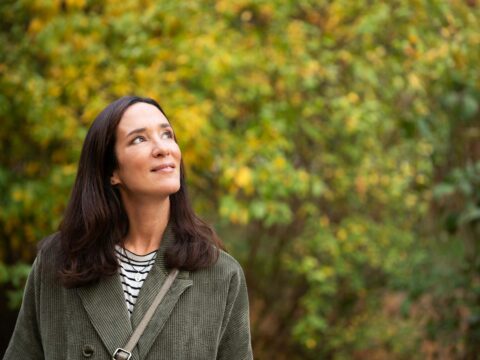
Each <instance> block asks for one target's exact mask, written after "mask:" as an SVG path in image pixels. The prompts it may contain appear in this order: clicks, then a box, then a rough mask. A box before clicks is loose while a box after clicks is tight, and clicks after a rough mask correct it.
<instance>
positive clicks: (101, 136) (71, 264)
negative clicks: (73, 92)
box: [58, 96, 223, 288]
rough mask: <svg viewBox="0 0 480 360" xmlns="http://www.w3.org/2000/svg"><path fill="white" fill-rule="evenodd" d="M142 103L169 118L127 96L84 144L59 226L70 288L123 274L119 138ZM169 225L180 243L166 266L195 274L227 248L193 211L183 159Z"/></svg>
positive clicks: (62, 270) (62, 266)
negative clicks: (118, 251)
mask: <svg viewBox="0 0 480 360" xmlns="http://www.w3.org/2000/svg"><path fill="white" fill-rule="evenodd" d="M138 102H144V103H147V104H151V105H153V106H155V107H156V108H158V109H159V110H160V111H161V112H162V113H163V114H164V115H165V112H164V111H163V109H162V108H161V107H160V105H159V104H158V103H157V102H156V101H155V100H153V99H150V98H142V97H138V96H125V97H122V98H120V99H118V100H116V101H114V102H113V103H111V104H110V105H108V106H107V107H106V108H105V109H104V110H103V111H102V112H101V113H100V114H99V115H98V116H97V117H96V118H95V120H94V122H93V124H92V126H91V127H90V129H89V131H88V133H87V136H86V138H85V141H84V143H83V147H82V152H81V155H80V161H79V165H78V172H77V176H76V179H75V183H74V185H73V189H72V194H71V197H70V201H69V202H68V205H67V208H66V210H65V214H64V218H63V221H62V222H61V223H60V226H59V238H60V239H59V242H60V251H59V253H60V254H59V262H58V274H59V277H60V280H61V282H62V284H63V286H65V287H67V288H74V287H80V286H84V285H87V284H90V283H94V282H96V281H98V280H99V279H100V278H102V277H105V276H111V275H114V274H115V273H116V272H117V271H118V267H119V264H118V261H117V258H116V256H115V245H116V244H122V242H123V238H124V237H125V236H126V234H127V232H128V228H129V223H128V217H127V214H126V212H125V209H124V207H123V205H122V201H121V197H120V193H119V190H118V189H117V188H116V187H114V186H112V185H111V184H110V177H111V176H112V173H113V171H114V170H115V169H116V168H117V166H118V163H117V158H116V155H115V141H116V136H115V134H116V129H117V126H118V124H119V122H120V120H121V118H122V116H123V114H124V113H125V111H126V110H127V109H128V108H129V107H130V106H132V105H133V104H135V103H138ZM165 117H166V115H165ZM175 141H176V139H175ZM169 222H170V223H171V226H172V230H173V232H174V235H175V242H174V243H173V244H172V245H171V246H170V247H169V248H168V249H166V252H165V264H166V266H167V267H169V268H174V267H176V268H179V269H181V270H189V271H193V270H197V269H200V268H204V267H208V266H210V265H212V264H214V263H215V262H216V260H217V258H218V253H219V249H223V244H222V242H221V241H220V239H219V238H218V237H217V235H216V234H215V232H214V230H213V229H212V228H211V227H210V226H209V225H208V224H207V223H205V222H204V221H202V220H201V219H200V218H199V217H198V216H196V215H195V212H194V211H193V208H192V206H191V204H190V202H189V199H188V194H187V186H186V181H185V167H184V165H183V160H181V162H180V190H178V191H177V192H176V193H174V194H171V195H170V219H169Z"/></svg>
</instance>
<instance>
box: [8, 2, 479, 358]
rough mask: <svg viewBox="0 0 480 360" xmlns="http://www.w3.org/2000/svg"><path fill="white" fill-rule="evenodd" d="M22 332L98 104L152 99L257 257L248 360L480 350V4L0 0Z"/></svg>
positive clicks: (13, 279)
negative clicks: (38, 267) (36, 265)
mask: <svg viewBox="0 0 480 360" xmlns="http://www.w3.org/2000/svg"><path fill="white" fill-rule="evenodd" d="M0 19H1V22H0V28H1V34H0V121H1V132H0V283H1V284H0V286H1V295H0V314H1V318H2V320H1V321H2V326H1V346H2V349H1V350H2V351H3V350H4V349H5V346H6V344H7V342H8V340H9V338H10V335H11V331H12V328H13V325H14V321H15V318H16V311H18V307H19V304H20V303H21V296H22V288H23V284H24V281H25V277H26V275H27V274H28V271H29V268H30V265H29V264H31V262H32V261H33V259H34V257H35V251H36V244H37V243H38V241H39V240H40V239H42V238H43V237H44V236H46V235H48V234H50V233H52V232H54V231H55V230H56V228H57V226H58V224H59V221H60V219H61V217H62V212H63V210H64V209H65V205H66V202H67V200H68V197H69V193H70V189H71V186H72V183H73V181H74V178H75V173H76V167H77V161H78V158H79V153H80V149H81V145H82V142H83V139H84V137H85V134H86V131H87V129H88V127H89V125H90V124H91V122H92V121H93V119H94V117H95V116H96V114H98V113H99V112H100V111H101V109H102V108H103V107H104V106H106V105H107V104H108V103H109V102H111V101H113V100H114V99H116V98H117V97H120V96H123V95H126V94H138V95H144V96H150V97H153V98H155V99H156V100H158V101H159V102H160V104H161V105H162V106H163V107H164V109H165V110H166V112H167V114H168V116H169V118H170V120H171V122H172V124H173V126H174V128H175V130H176V133H177V136H178V139H179V141H180V144H181V147H182V150H183V156H184V160H185V162H186V165H187V170H188V172H187V176H188V179H189V185H190V192H191V195H192V199H193V202H194V205H195V208H196V210H197V211H198V213H199V214H200V215H201V216H202V217H204V218H205V219H206V220H208V221H209V222H210V223H212V224H213V225H214V226H215V227H216V229H217V230H218V233H219V234H220V236H221V237H222V238H223V240H224V241H225V243H226V245H227V247H228V249H229V252H230V253H231V254H232V255H234V256H235V257H236V258H237V259H238V260H239V261H240V262H241V263H242V265H243V268H244V270H245V273H246V277H247V281H248V286H249V296H250V303H251V325H252V336H253V346H254V351H255V357H256V359H280V360H282V359H307V360H308V359H477V358H478V357H477V354H478V353H479V352H480V190H479V185H480V110H479V107H480V81H479V74H480V71H479V64H480V3H479V2H478V1H476V0H450V1H447V0H443V1H440V0H436V1H434V0H403V1H402V0H397V1H393V0H392V1H371V0H356V1H347V0H335V1H324V0H318V1H313V0H284V1H282V0H218V1H213V0H208V1H207V0H202V1H166V0H163V1H158V0H122V1H117V0H102V1H100V0H99V1H96V0H95V1H94V0H64V1H60V0H50V1H47V0H17V1H13V0H2V1H1V2H0Z"/></svg>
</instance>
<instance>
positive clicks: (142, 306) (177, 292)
mask: <svg viewBox="0 0 480 360" xmlns="http://www.w3.org/2000/svg"><path fill="white" fill-rule="evenodd" d="M173 241H174V235H173V232H172V230H171V227H170V226H167V228H166V231H165V234H164V236H163V238H162V243H161V245H160V249H159V250H158V253H157V259H156V260H155V264H154V265H153V266H152V269H151V270H150V273H149V274H148V276H147V278H146V279H145V282H144V284H143V286H142V288H141V290H140V293H139V294H138V298H137V302H136V304H135V307H134V309H133V314H132V317H131V322H132V328H134V329H135V328H136V327H137V326H138V324H139V323H140V321H141V320H142V318H143V316H144V314H145V313H146V311H147V309H148V308H149V307H150V305H151V304H152V302H153V300H154V299H155V297H156V296H157V294H158V291H159V290H160V287H161V286H162V284H163V283H164V281H165V280H166V278H167V276H168V270H167V269H166V267H165V263H164V255H165V250H166V249H167V248H168V247H169V246H170V245H171V244H172V243H173ZM192 284H193V281H192V280H191V279H190V278H189V272H188V271H180V273H179V274H178V276H177V278H176V279H175V282H174V283H173V284H172V287H171V288H170V289H169V290H168V292H167V294H166V295H165V297H164V298H163V300H162V302H161V303H160V305H159V306H158V308H157V310H156V311H155V313H154V315H153V317H152V319H151V320H150V322H149V323H148V326H147V328H146V329H145V332H144V333H143V335H142V336H141V337H140V340H139V341H138V351H139V355H140V359H143V358H145V356H146V355H147V354H148V351H149V350H150V348H151V346H152V344H153V342H154V341H155V339H156V338H157V337H158V335H159V334H160V332H161V331H162V329H163V327H164V325H165V323H166V322H167V320H168V318H169V317H170V314H171V313H172V310H173V309H174V307H175V305H176V304H177V302H178V300H179V299H180V296H181V295H182V294H183V292H184V291H185V290H186V289H187V288H189V287H190V286H192ZM136 350H137V349H136Z"/></svg>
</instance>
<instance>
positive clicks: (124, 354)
mask: <svg viewBox="0 0 480 360" xmlns="http://www.w3.org/2000/svg"><path fill="white" fill-rule="evenodd" d="M131 357H132V353H131V352H129V351H127V350H125V349H122V348H117V350H115V352H114V353H113V357H112V360H129V359H130V358H131Z"/></svg>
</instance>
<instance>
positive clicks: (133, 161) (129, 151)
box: [110, 102, 182, 197]
mask: <svg viewBox="0 0 480 360" xmlns="http://www.w3.org/2000/svg"><path fill="white" fill-rule="evenodd" d="M115 155H116V157H117V163H118V168H117V169H116V170H114V172H113V174H112V177H111V179H110V180H111V183H112V185H116V186H118V187H119V189H120V192H122V193H124V195H127V196H129V197H130V196H133V197H135V196H142V195H143V196H149V197H151V196H156V195H157V196H158V195H160V196H168V195H170V194H173V193H175V192H177V191H178V190H179V189H180V159H181V157H182V155H181V152H180V148H179V147H178V144H177V143H176V141H175V140H174V134H173V129H172V128H171V126H170V123H169V122H168V120H167V118H166V117H165V116H164V115H163V114H162V112H161V111H160V110H159V109H158V108H156V107H155V106H153V105H150V104H147V103H144V102H140V103H135V104H133V105H132V106H130V107H129V108H128V109H127V110H126V111H125V113H124V114H123V117H122V118H121V120H120V123H119V124H118V126H117V129H116V142H115Z"/></svg>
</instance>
